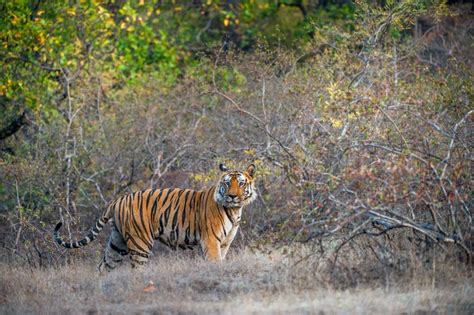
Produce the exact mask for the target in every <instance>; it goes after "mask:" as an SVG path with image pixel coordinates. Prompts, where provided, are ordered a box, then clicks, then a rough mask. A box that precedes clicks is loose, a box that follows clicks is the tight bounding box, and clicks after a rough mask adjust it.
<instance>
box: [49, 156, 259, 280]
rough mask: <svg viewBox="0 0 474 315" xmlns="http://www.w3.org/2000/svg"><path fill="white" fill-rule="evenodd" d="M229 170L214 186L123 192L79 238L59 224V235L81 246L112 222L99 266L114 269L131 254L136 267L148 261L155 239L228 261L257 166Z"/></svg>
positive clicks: (252, 195)
mask: <svg viewBox="0 0 474 315" xmlns="http://www.w3.org/2000/svg"><path fill="white" fill-rule="evenodd" d="M219 169H220V170H221V171H222V172H224V173H223V174H222V175H221V176H220V179H219V181H218V183H217V184H216V185H214V186H212V187H210V188H209V189H206V190H203V191H195V190H191V189H180V188H164V189H146V190H142V191H136V192H134V193H131V194H128V195H125V196H122V197H120V198H118V199H116V200H115V201H113V202H111V203H110V204H109V205H108V207H107V208H106V210H105V211H104V212H103V213H102V215H101V217H100V218H99V219H98V220H97V222H96V223H95V226H94V227H92V228H91V229H90V231H89V233H88V234H87V235H86V236H85V237H84V238H83V239H81V240H79V241H71V242H66V241H64V240H63V239H62V238H61V237H60V235H59V230H60V228H61V226H62V222H61V221H60V222H58V223H57V225H56V227H55V229H54V233H53V236H54V239H55V241H56V242H57V243H58V244H59V245H61V246H63V247H65V248H68V249H73V248H81V247H83V246H86V245H87V244H89V243H90V242H92V241H94V239H96V237H97V235H99V233H100V232H101V231H102V229H103V228H104V226H105V225H106V224H107V223H108V222H111V233H110V236H109V238H108V242H107V245H106V248H105V253H104V255H103V259H102V260H101V262H100V264H99V267H98V269H99V271H102V270H104V269H105V270H107V271H111V270H113V269H115V268H116V267H118V266H119V265H121V263H122V262H123V260H124V257H125V256H127V255H128V254H130V262H131V266H132V268H136V267H138V266H143V265H145V264H146V263H147V262H148V259H149V256H150V253H151V249H152V247H153V244H154V241H155V240H158V241H160V242H162V243H164V244H165V245H167V246H169V247H171V248H172V249H177V248H181V249H194V248H196V247H197V248H200V249H201V252H202V253H203V256H204V258H205V259H207V260H209V261H214V262H220V261H223V260H224V259H225V257H226V255H227V252H228V250H229V247H230V245H231V243H232V241H233V240H234V238H235V235H236V233H237V231H238V229H239V225H240V222H241V216H242V209H243V207H245V206H247V205H249V204H250V203H251V202H253V201H254V200H255V199H256V197H257V192H256V189H255V183H254V175H255V170H256V167H255V165H254V164H250V165H248V167H247V169H246V170H245V171H235V170H234V171H229V169H228V168H227V167H226V166H225V165H224V164H222V163H221V164H220V165H219Z"/></svg>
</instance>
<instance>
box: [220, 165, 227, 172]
mask: <svg viewBox="0 0 474 315" xmlns="http://www.w3.org/2000/svg"><path fill="white" fill-rule="evenodd" d="M219 169H220V170H221V171H222V172H227V171H228V170H229V169H228V168H227V166H225V164H224V163H221V164H219Z"/></svg>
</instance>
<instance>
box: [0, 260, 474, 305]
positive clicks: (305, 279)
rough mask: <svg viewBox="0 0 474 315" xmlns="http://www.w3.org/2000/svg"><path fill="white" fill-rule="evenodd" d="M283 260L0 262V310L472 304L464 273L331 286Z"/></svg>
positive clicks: (469, 284)
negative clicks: (38, 265)
mask: <svg viewBox="0 0 474 315" xmlns="http://www.w3.org/2000/svg"><path fill="white" fill-rule="evenodd" d="M291 263H292V262H291V259H288V258H285V256H283V255H278V254H272V255H268V254H265V255H264V254H259V253H250V252H249V251H240V252H238V253H236V251H234V255H231V257H229V260H228V261H226V262H225V263H224V264H213V263H209V262H206V261H204V260H202V259H201V258H199V257H195V256H193V255H189V254H186V253H180V252H178V253H169V254H160V255H157V256H155V257H153V259H152V261H151V262H150V264H149V265H148V266H146V267H145V268H144V269H142V270H138V271H137V270H131V269H130V268H129V267H128V266H127V265H124V266H122V268H120V269H119V270H116V271H115V272H112V273H109V274H103V275H99V274H98V273H97V272H96V270H95V267H96V266H95V265H94V264H92V263H89V262H87V263H86V262H81V263H77V264H75V265H68V266H64V267H61V268H58V269H54V268H51V269H47V270H38V269H34V270H31V269H29V268H24V267H12V266H7V265H5V264H3V265H0V266H1V267H0V268H1V273H0V283H1V285H0V304H1V306H0V313H2V314H5V313H17V314H28V313H35V314H51V313H55V314H58V313H61V314H63V313H72V314H82V313H88V314H93V313H114V314H116V313H122V314H126V313H127V314H128V313H159V314H162V313H165V314H166V313H206V314H207V313H225V314H233V313H238V314H240V313H262V312H267V313H276V314H287V313H320V312H324V313H351V314H366V313H390V314H397V313H420V312H423V313H424V312H430V313H431V312H436V313H463V314H472V313H473V312H474V302H473V297H474V290H473V285H472V281H471V277H463V276H459V275H458V276H457V278H456V279H453V278H452V277H451V280H454V281H449V282H446V283H437V284H436V285H433V283H431V281H420V279H412V280H411V281H398V283H393V284H386V285H371V286H368V285H365V286H358V287H355V288H352V289H346V290H336V289H334V288H332V287H331V286H330V285H328V284H327V283H326V284H324V283H322V282H321V280H320V279H322V277H319V276H318V275H316V274H314V273H312V272H309V270H311V269H310V268H309V267H310V266H309V265H304V264H298V266H297V268H290V267H288V266H289V265H290V264H291ZM420 277H423V276H420ZM448 278H449V277H448ZM421 280H423V279H421ZM150 281H153V283H154V285H153V286H152V287H151V289H150V287H148V288H149V289H150V290H145V288H147V285H148V284H149V282H150ZM146 291H151V292H146Z"/></svg>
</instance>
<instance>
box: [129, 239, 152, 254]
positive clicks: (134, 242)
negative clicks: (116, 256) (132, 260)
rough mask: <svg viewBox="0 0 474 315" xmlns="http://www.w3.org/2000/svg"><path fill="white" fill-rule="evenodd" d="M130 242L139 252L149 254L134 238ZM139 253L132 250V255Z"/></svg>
mask: <svg viewBox="0 0 474 315" xmlns="http://www.w3.org/2000/svg"><path fill="white" fill-rule="evenodd" d="M130 241H131V242H132V243H133V245H135V246H136V247H137V248H138V249H139V250H141V251H142V252H143V253H148V251H147V250H146V249H144V248H142V247H141V246H140V245H138V243H137V242H136V241H135V239H134V238H133V237H131V238H130ZM132 252H133V253H138V252H137V251H135V250H130V253H132Z"/></svg>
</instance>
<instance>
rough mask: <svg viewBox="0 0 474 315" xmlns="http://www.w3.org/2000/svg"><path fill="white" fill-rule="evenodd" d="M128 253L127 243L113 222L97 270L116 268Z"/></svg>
mask: <svg viewBox="0 0 474 315" xmlns="http://www.w3.org/2000/svg"><path fill="white" fill-rule="evenodd" d="M128 253H129V250H128V248H127V244H125V241H124V239H123V237H122V235H121V234H120V232H119V231H118V229H117V227H116V226H115V223H113V224H112V232H111V233H110V237H109V241H108V242H107V247H106V248H105V254H104V259H103V260H102V262H101V263H100V265H99V271H102V270H104V269H105V270H107V271H111V270H113V269H115V268H117V267H118V266H119V265H121V264H122V262H123V257H124V256H126V255H127V254H128Z"/></svg>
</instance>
